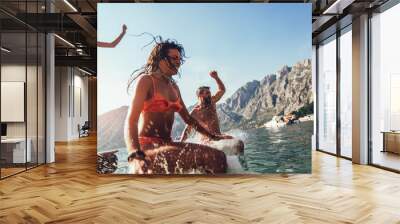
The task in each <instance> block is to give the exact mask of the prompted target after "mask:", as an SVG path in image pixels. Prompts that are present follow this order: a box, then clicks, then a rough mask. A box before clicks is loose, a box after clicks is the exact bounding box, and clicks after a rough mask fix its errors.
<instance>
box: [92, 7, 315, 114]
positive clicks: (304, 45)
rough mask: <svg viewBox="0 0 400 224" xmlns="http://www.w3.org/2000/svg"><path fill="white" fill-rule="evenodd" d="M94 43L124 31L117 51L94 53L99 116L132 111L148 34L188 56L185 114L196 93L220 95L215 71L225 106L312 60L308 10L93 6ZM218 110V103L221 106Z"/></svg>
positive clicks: (182, 87) (183, 84)
mask: <svg viewBox="0 0 400 224" xmlns="http://www.w3.org/2000/svg"><path fill="white" fill-rule="evenodd" d="M97 18H98V24H97V25H98V27H97V37H98V40H99V41H105V42H108V41H112V40H113V39H114V38H115V37H116V36H118V34H119V33H120V32H121V29H122V28H121V27H122V24H126V25H127V27H128V30H127V35H125V37H124V38H123V39H122V41H121V42H120V44H119V45H118V46H117V47H116V48H99V49H98V51H97V54H98V56H97V57H98V60H97V61H98V66H97V67H98V103H99V106H98V110H99V114H102V113H104V112H107V111H109V110H112V109H115V108H118V107H120V106H123V105H129V103H130V101H131V96H129V95H128V94H127V93H126V91H125V90H126V83H127V80H128V78H129V75H130V74H131V73H132V71H134V70H135V69H137V68H140V67H141V66H142V65H143V64H145V62H146V59H147V57H148V55H149V52H150V51H151V49H152V46H153V45H149V46H147V47H145V48H143V49H142V47H143V46H145V45H146V44H147V43H149V42H150V41H151V40H152V39H151V37H150V36H141V37H135V36H133V35H135V34H140V33H143V32H149V33H152V34H154V35H161V36H162V37H163V38H164V39H166V38H170V39H175V40H177V41H178V42H179V43H181V44H182V45H183V46H184V48H185V51H186V56H188V58H187V59H186V62H185V64H184V65H183V66H182V67H181V70H180V72H181V77H180V78H179V77H175V79H176V80H177V81H178V85H179V88H180V90H181V93H182V97H183V100H184V102H185V104H186V106H190V105H192V104H194V103H195V102H196V94H195V92H196V89H197V87H199V86H201V85H208V86H211V91H212V92H214V91H215V90H216V88H217V86H216V84H215V83H214V81H213V80H212V79H211V78H210V77H209V75H208V73H209V71H211V70H217V71H218V73H219V76H220V78H221V79H222V81H223V82H224V83H225V86H226V89H227V91H226V93H225V95H224V97H223V100H224V99H226V98H228V97H229V96H231V95H232V94H233V93H234V92H235V91H236V90H237V89H238V88H240V87H241V86H243V85H244V84H245V83H246V82H249V81H252V80H260V79H262V78H263V77H264V76H265V75H267V74H271V73H275V72H276V71H277V70H279V69H280V68H281V67H282V66H283V65H285V64H287V65H292V64H294V63H296V62H298V61H300V60H303V59H306V58H311V4H267V3H243V4H238V3H235V4H215V3H214V4H194V3H192V4H181V3H179V4H154V3H153V4H137V3H119V4H115V3H112V4H105V3H100V4H98V17H97ZM221 102H222V101H221Z"/></svg>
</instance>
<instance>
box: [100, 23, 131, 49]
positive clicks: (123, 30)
mask: <svg viewBox="0 0 400 224" xmlns="http://www.w3.org/2000/svg"><path fill="white" fill-rule="evenodd" d="M127 29H128V28H127V27H126V25H125V24H124V25H122V32H121V34H120V35H119V36H118V37H117V38H116V39H115V40H114V41H113V42H101V41H97V47H105V48H113V47H115V46H117V45H118V44H119V42H120V41H121V40H122V38H123V37H124V35H125V34H126V30H127Z"/></svg>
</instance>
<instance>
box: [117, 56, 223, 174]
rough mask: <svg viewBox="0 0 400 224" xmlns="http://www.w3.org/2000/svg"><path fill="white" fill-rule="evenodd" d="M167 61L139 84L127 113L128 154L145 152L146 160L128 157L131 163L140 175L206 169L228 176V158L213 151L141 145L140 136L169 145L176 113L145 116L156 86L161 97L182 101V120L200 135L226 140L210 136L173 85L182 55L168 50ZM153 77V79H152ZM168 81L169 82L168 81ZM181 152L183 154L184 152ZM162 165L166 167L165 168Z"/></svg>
mask: <svg viewBox="0 0 400 224" xmlns="http://www.w3.org/2000/svg"><path fill="white" fill-rule="evenodd" d="M168 57H169V58H170V59H172V60H171V63H172V65H171V63H170V62H169V61H168V60H165V59H163V60H161V61H160V63H159V71H157V72H154V73H151V74H145V75H142V76H141V77H140V78H139V79H138V80H137V82H136V86H135V88H134V93H133V98H132V102H131V106H130V108H129V110H128V114H127V118H126V123H125V131H124V137H125V143H126V147H127V149H128V152H129V153H133V152H138V151H142V152H144V154H145V158H144V159H137V158H136V157H134V158H132V157H129V158H128V161H129V162H130V163H131V165H133V166H134V167H136V168H137V172H138V173H139V174H143V173H148V174H149V173H157V174H163V173H176V172H177V170H183V171H185V170H190V169H204V170H205V172H209V173H222V172H226V167H227V165H226V157H225V154H224V153H223V152H220V151H218V150H216V149H214V148H211V147H208V146H204V145H198V144H191V143H181V142H169V143H167V144H165V145H163V146H162V147H158V148H155V147H154V145H153V144H149V145H140V144H139V136H145V137H157V138H161V139H165V140H166V141H170V136H171V130H172V125H173V122H174V112H145V111H143V112H142V109H143V105H144V102H145V101H146V100H150V99H151V98H152V96H153V93H154V89H153V82H152V77H153V78H154V80H155V85H156V89H157V92H158V94H160V95H162V96H163V97H164V98H165V99H166V100H168V101H176V100H179V101H180V104H181V105H182V106H183V108H182V109H181V110H180V111H179V115H180V116H181V117H182V119H183V120H184V121H185V122H186V123H187V124H189V125H190V126H192V127H194V128H195V129H196V130H197V131H198V132H200V133H202V134H204V135H206V136H208V137H210V138H211V139H214V140H219V139H223V138H224V137H223V136H220V135H215V134H212V133H210V132H208V131H207V130H206V129H205V128H203V127H202V126H201V125H200V124H199V123H198V122H197V121H196V119H194V118H193V117H192V116H191V115H190V114H189V112H188V111H187V109H186V106H185V104H184V102H183V100H182V97H181V94H180V91H179V88H178V86H177V85H176V84H174V83H172V82H171V81H170V79H169V78H170V77H172V76H173V75H175V74H177V72H178V68H179V67H180V58H181V55H180V53H179V51H178V50H177V49H169V51H168ZM151 76H152V77H151ZM168 77H169V78H168ZM182 150H184V151H183V152H182ZM161 160H162V163H164V164H165V163H167V164H168V166H167V167H165V166H164V167H163V166H162V165H161V162H160V161H161Z"/></svg>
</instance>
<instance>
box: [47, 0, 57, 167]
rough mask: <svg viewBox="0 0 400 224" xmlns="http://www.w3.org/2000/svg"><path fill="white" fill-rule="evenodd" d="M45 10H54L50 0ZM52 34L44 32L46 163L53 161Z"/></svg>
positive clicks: (53, 65)
mask: <svg viewBox="0 0 400 224" xmlns="http://www.w3.org/2000/svg"><path fill="white" fill-rule="evenodd" d="M46 10H47V12H49V13H51V12H54V6H53V4H52V3H51V1H46ZM54 48H55V44H54V34H53V33H47V34H46V163H52V162H54V161H55V148H54V133H55V53H54Z"/></svg>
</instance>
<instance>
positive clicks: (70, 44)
mask: <svg viewBox="0 0 400 224" xmlns="http://www.w3.org/2000/svg"><path fill="white" fill-rule="evenodd" d="M54 36H55V37H57V38H58V39H60V40H61V41H62V42H64V43H66V44H68V45H69V46H71V47H73V48H75V45H73V44H72V43H71V42H69V41H68V40H66V39H64V38H62V37H60V36H59V35H57V34H54Z"/></svg>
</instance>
